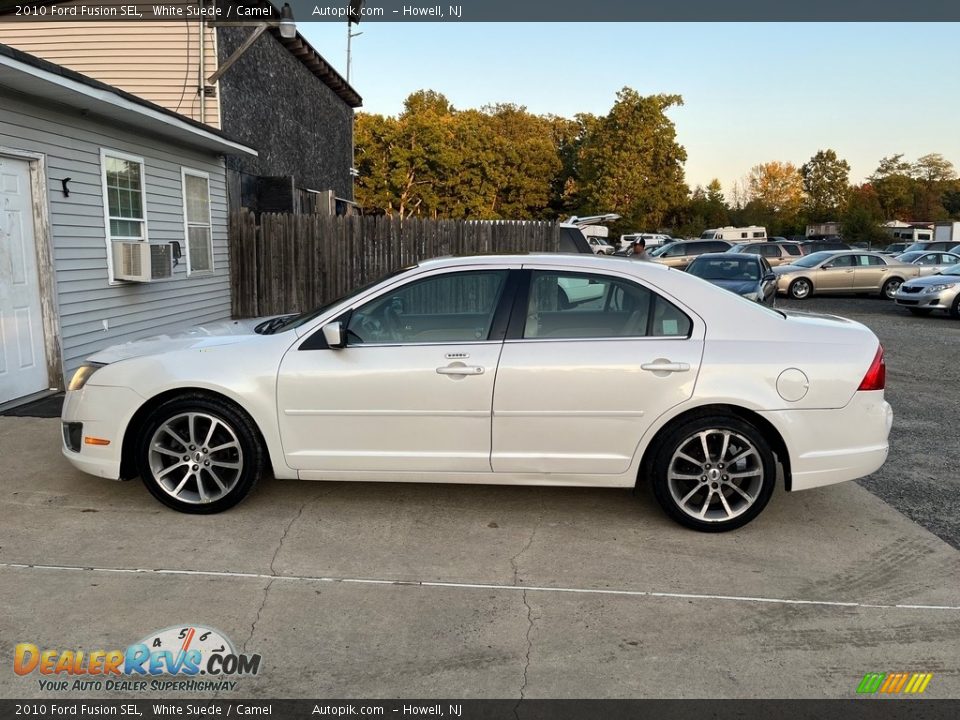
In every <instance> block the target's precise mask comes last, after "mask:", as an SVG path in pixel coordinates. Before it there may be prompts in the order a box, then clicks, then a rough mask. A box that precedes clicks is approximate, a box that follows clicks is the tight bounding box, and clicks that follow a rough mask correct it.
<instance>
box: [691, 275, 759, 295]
mask: <svg viewBox="0 0 960 720" xmlns="http://www.w3.org/2000/svg"><path fill="white" fill-rule="evenodd" d="M704 279H705V280H706V278H704ZM707 282H708V283H711V284H713V285H716V286H717V287H722V288H723V289H724V290H729V291H730V292H733V293H736V294H737V295H746V294H747V293H752V292H756V291H757V284H758V283H757V281H756V280H707Z"/></svg>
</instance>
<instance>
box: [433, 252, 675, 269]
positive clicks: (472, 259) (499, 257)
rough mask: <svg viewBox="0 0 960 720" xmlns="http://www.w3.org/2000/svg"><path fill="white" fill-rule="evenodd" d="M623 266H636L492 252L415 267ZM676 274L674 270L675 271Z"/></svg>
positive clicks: (588, 257) (589, 256)
mask: <svg viewBox="0 0 960 720" xmlns="http://www.w3.org/2000/svg"><path fill="white" fill-rule="evenodd" d="M624 263H630V265H638V264H640V263H636V262H634V261H631V260H626V259H624V258H623V257H615V256H610V255H595V254H593V253H527V254H524V253H503V254H497V253H491V254H489V255H459V256H453V255H450V256H446V257H439V258H433V259H431V260H423V261H422V262H420V263H418V264H417V266H416V267H420V268H439V267H458V266H463V265H477V266H483V265H516V266H520V265H534V264H535V265H563V266H568V265H573V266H576V267H582V268H590V267H595V268H597V269H602V268H607V269H614V270H616V269H621V270H622V269H623V267H624ZM643 264H644V265H649V266H650V268H651V269H653V268H656V271H657V272H661V271H663V272H669V271H671V268H669V267H667V266H666V265H661V264H660V263H654V262H650V263H643ZM674 272H675V271H674Z"/></svg>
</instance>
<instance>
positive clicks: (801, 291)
mask: <svg viewBox="0 0 960 720" xmlns="http://www.w3.org/2000/svg"><path fill="white" fill-rule="evenodd" d="M790 294H791V295H792V296H793V297H794V298H795V299H797V300H803V299H804V298H805V297H807V295H809V294H810V281H809V280H803V279H801V280H794V281H793V285H791V286H790Z"/></svg>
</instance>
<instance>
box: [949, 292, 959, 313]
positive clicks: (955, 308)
mask: <svg viewBox="0 0 960 720" xmlns="http://www.w3.org/2000/svg"><path fill="white" fill-rule="evenodd" d="M950 317H952V318H954V319H960V293H958V294H957V296H956V297H955V298H954V299H953V303H952V304H951V305H950Z"/></svg>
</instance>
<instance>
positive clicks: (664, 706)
mask: <svg viewBox="0 0 960 720" xmlns="http://www.w3.org/2000/svg"><path fill="white" fill-rule="evenodd" d="M103 717H123V718H130V719H133V718H137V719H139V720H156V719H157V718H170V717H186V718H228V717H229V718H241V719H243V718H263V717H267V718H278V719H280V720H311V719H314V720H315V719H316V718H331V717H332V718H371V717H373V718H378V717H380V718H441V717H442V718H447V719H448V720H500V719H501V718H503V719H508V718H509V719H510V720H594V718H604V720H642V719H645V718H650V720H697V719H699V718H710V719H711V720H745V719H750V718H764V719H766V718H776V717H782V718H790V719H791V720H833V719H834V718H836V719H837V720H840V719H843V720H955V718H957V717H960V700H921V699H919V698H911V699H902V698H901V699H894V698H877V697H871V698H854V699H850V700H523V701H519V700H357V699H347V700H263V699H251V700H229V701H227V700H161V699H157V700H143V699H139V700H53V699H50V700H23V701H19V700H0V718H4V720H6V719H7V718H36V719H37V720H49V719H51V718H103Z"/></svg>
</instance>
